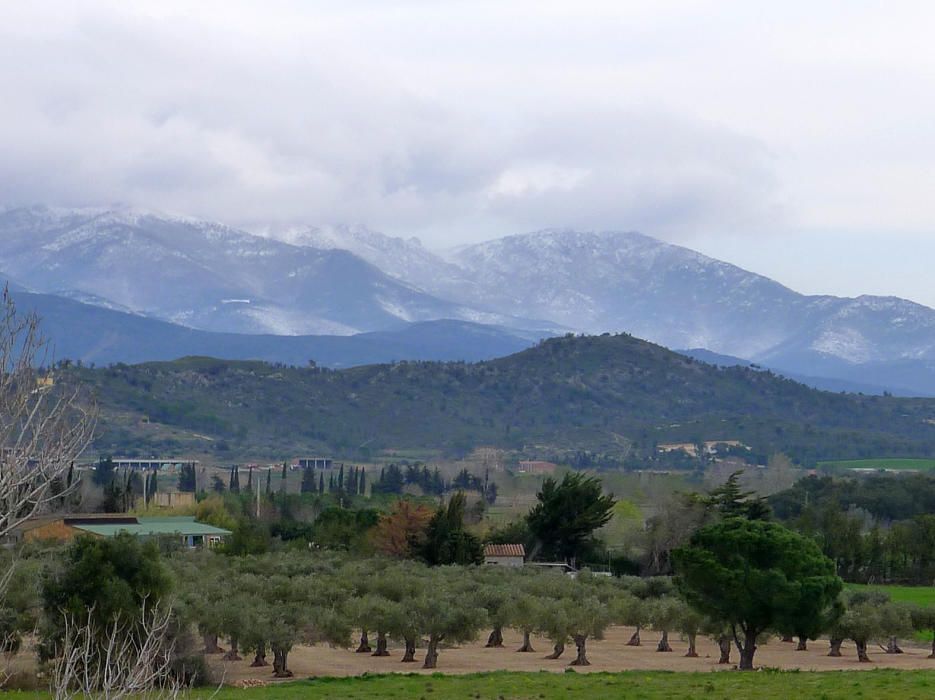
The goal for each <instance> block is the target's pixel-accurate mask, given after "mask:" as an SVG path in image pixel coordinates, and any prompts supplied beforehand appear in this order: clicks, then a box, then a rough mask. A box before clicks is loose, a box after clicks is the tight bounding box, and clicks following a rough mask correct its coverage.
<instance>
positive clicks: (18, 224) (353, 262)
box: [0, 207, 515, 335]
mask: <svg viewBox="0 0 935 700" xmlns="http://www.w3.org/2000/svg"><path fill="white" fill-rule="evenodd" d="M0 269H3V270H5V271H6V272H8V273H9V274H10V275H12V276H13V277H15V278H17V279H23V280H27V284H28V286H29V288H31V289H33V290H35V291H40V292H52V291H55V290H61V289H70V290H75V291H76V292H79V293H82V294H86V295H90V296H89V297H88V298H93V297H100V298H102V299H105V300H108V304H113V305H117V306H118V308H125V309H129V310H132V311H134V312H136V313H140V314H147V315H151V316H155V317H157V318H162V319H165V320H169V321H172V322H175V323H181V324H184V325H187V326H190V327H193V328H201V329H204V330H212V331H223V332H244V333H276V334H283V335H286V334H288V335H293V334H320V333H354V332H361V331H371V330H379V329H384V328H391V327H394V326H395V325H398V324H400V323H403V322H411V321H424V320H433V319H438V318H452V319H462V320H481V321H483V322H486V323H494V324H501V325H503V324H505V323H509V322H511V321H514V320H515V319H510V318H507V317H504V316H502V315H499V314H494V313H486V312H484V311H483V310H477V309H472V308H465V307H464V306H462V305H459V304H455V303H451V302H448V301H445V300H442V299H439V298H437V297H434V296H432V295H431V294H427V293H425V292H423V291H421V290H419V289H417V288H415V287H413V286H411V285H409V284H406V283H404V282H401V281H399V280H396V279H393V278H391V277H389V276H388V275H386V274H384V273H383V272H381V271H380V270H378V269H377V268H375V267H374V266H372V265H370V264H369V263H367V262H366V261H364V260H362V259H361V258H359V257H357V256H355V255H353V254H351V253H349V252H347V251H344V250H336V249H332V250H319V249H316V248H310V247H306V246H294V245H289V244H286V243H283V242H281V241H276V240H271V239H268V238H262V237H259V236H255V235H251V234H248V233H245V232H243V231H238V230H236V229H232V228H230V227H227V226H224V225H221V224H216V223H211V222H203V221H197V220H193V219H187V218H178V217H167V216H162V215H156V214H151V213H146V212H140V211H134V210H117V211H101V210H57V209H49V208H46V207H31V208H21V209H12V210H7V211H4V212H2V213H0ZM232 300H235V301H232Z"/></svg>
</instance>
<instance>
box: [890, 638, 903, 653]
mask: <svg viewBox="0 0 935 700" xmlns="http://www.w3.org/2000/svg"><path fill="white" fill-rule="evenodd" d="M886 653H887V654H902V653H903V650H902V649H900V648H899V643H898V642H897V641H896V637H890V641H889V644H887V645H886Z"/></svg>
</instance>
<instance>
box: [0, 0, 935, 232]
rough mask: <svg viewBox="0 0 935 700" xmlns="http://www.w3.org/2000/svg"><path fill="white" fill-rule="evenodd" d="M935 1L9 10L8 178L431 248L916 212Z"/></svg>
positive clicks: (2, 155)
mask: <svg viewBox="0 0 935 700" xmlns="http://www.w3.org/2000/svg"><path fill="white" fill-rule="evenodd" d="M933 8H935V6H931V5H929V4H918V3H908V2H907V3H899V2H893V3H886V4H885V5H880V4H878V3H869V2H867V3H864V2H840V3H839V2H832V3H822V4H820V6H816V5H815V4H814V3H805V2H792V3H785V4H782V5H781V6H777V5H776V4H775V3H770V4H766V3H749V2H727V3H725V2H713V1H701V0H699V1H695V2H652V3H650V2H620V1H617V2H589V1H588V0H579V1H576V2H541V1H540V2H525V1H524V2H511V3H497V2H487V1H483V2H482V1H477V2H446V3H429V2H420V1H415V0H413V1H410V2H402V3H384V2H348V3H328V2H299V1H295V2H271V3H254V2H234V1H231V2H200V3H189V2H177V1H173V2H168V1H160V2H136V3H125V2H116V1H112V2H97V3H66V2H46V3H7V4H5V5H3V6H2V8H0V94H2V95H3V96H4V102H3V104H4V108H3V109H2V110H0V193H2V194H0V199H2V200H3V203H6V204H17V203H26V202H30V203H31V202H37V201H43V202H48V203H52V204H64V205H77V204H82V205H99V204H107V203H111V202H117V201H120V202H126V203H129V204H134V205H140V206H146V207H150V208H157V209H165V210H169V211H176V212H185V213H189V214H192V215H196V216H205V217H212V218H217V219H220V220H223V221H225V222H228V223H232V224H237V225H245V226H252V227H261V226H265V225H268V224H270V225H275V224H286V223H290V222H300V221H305V222H321V221H361V222H365V223H368V224H370V225H372V226H375V227H378V228H382V229H387V230H390V231H393V232H398V233H404V232H413V233H418V234H420V235H422V236H423V237H424V238H426V239H427V240H429V241H430V242H433V243H436V244H443V243H454V242H456V241H455V240H453V239H455V238H460V239H465V238H472V239H478V238H486V237H490V236H492V235H497V234H500V233H506V232H511V231H516V230H520V229H528V228H535V227H540V226H561V225H572V226H585V227H595V228H605V227H606V228H624V229H642V230H645V231H646V232H648V233H653V234H655V235H661V236H664V237H669V238H679V239H686V238H690V237H692V236H705V235H712V233H721V232H726V233H730V234H740V233H744V232H751V231H755V232H764V231H777V230H783V229H785V228H794V229H804V228H812V229H813V228H816V227H828V228H834V229H836V230H841V229H847V228H848V227H860V228H861V229H863V230H866V229H868V228H872V227H879V228H881V229H883V228H886V229H887V230H892V229H896V230H900V231H903V232H923V231H927V230H930V224H931V221H932V217H933V215H935V204H932V202H931V198H930V194H929V192H928V190H929V186H928V183H929V182H930V180H931V165H930V163H931V162H932V160H933V156H935V153H933V150H935V136H933V132H932V130H931V128H930V124H931V123H932V119H933V117H935V90H932V89H931V88H932V84H931V82H932V75H933V71H935V47H933V45H932V44H931V42H930V41H929V39H928V36H927V28H928V27H931V26H932V20H933V19H935V16H933V14H935V9H933Z"/></svg>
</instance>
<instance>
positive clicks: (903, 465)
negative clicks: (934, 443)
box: [818, 457, 935, 471]
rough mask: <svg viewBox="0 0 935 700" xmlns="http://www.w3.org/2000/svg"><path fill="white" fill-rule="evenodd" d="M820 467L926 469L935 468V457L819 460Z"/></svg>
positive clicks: (837, 468) (836, 468)
mask: <svg viewBox="0 0 935 700" xmlns="http://www.w3.org/2000/svg"><path fill="white" fill-rule="evenodd" d="M818 468H819V469H832V470H835V471H839V470H842V469H896V470H904V469H907V470H911V469H915V470H918V471H926V470H930V469H935V459H888V458H885V457H883V458H877V459H846V460H840V461H831V462H819V463H818Z"/></svg>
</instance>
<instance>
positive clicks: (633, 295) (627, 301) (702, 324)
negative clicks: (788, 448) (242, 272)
mask: <svg viewBox="0 0 935 700" xmlns="http://www.w3.org/2000/svg"><path fill="white" fill-rule="evenodd" d="M303 240H308V241H310V242H314V243H315V244H317V245H321V244H322V242H323V238H322V237H321V236H320V235H319V236H318V237H315V236H309V237H308V238H307V239H302V238H297V239H296V242H298V243H300V244H301V243H302V242H303ZM327 242H328V245H329V247H340V246H342V245H344V246H345V247H346V248H348V249H351V250H354V251H355V252H356V253H357V254H359V255H361V256H362V257H364V258H365V259H367V260H368V261H369V262H371V263H372V264H374V265H375V266H377V267H380V268H381V269H390V268H391V269H393V270H394V273H395V274H396V275H397V276H398V277H399V278H400V279H402V280H405V281H408V282H410V283H412V284H414V285H417V286H420V287H421V288H423V289H425V290H426V291H427V292H430V293H433V294H435V295H437V296H442V297H444V298H448V299H452V300H453V301H456V302H460V303H462V304H466V303H470V304H471V305H473V306H480V307H483V308H486V309H490V310H492V311H497V312H499V313H501V314H506V315H519V314H522V315H525V316H532V317H535V318H547V319H550V320H552V321H554V322H556V323H558V324H561V325H564V326H567V327H569V328H573V329H575V330H580V331H585V332H590V333H601V332H606V331H626V332H629V333H632V334H633V335H635V336H637V337H640V338H646V339H648V340H652V341H654V342H657V343H660V344H662V345H666V346H668V347H674V348H680V347H689V348H706V349H708V350H711V351H713V352H717V353H723V354H728V355H733V356H738V357H742V358H745V359H747V360H751V361H756V362H762V363H764V364H768V365H769V366H772V367H781V368H783V369H786V370H788V371H790V372H795V373H799V374H806V375H822V376H832V377H842V378H846V379H848V380H850V381H855V382H868V383H880V384H883V385H887V384H890V385H893V384H894V382H898V384H897V386H899V387H900V388H901V389H909V390H911V386H912V376H913V373H914V372H918V373H919V375H920V376H921V375H922V374H927V373H928V372H930V371H932V372H935V369H933V368H935V310H932V309H930V308H928V307H925V306H922V305H920V304H915V303H913V302H911V301H907V300H905V299H898V298H891V297H872V296H862V297H858V298H856V299H847V298H839V297H832V296H806V295H803V294H799V293H797V292H795V291H793V290H791V289H789V288H787V287H784V286H783V285H781V284H779V283H777V282H775V281H773V280H771V279H769V278H767V277H763V276H762V275H757V274H754V273H752V272H749V271H747V270H743V269H741V268H739V267H737V266H735V265H731V264H729V263H725V262H722V261H720V260H715V259H713V258H709V257H707V256H705V255H702V254H700V253H697V252H695V251H693V250H690V249H688V248H684V247H681V246H676V245H671V244H668V243H664V242H662V241H659V240H656V239H654V238H651V237H649V236H645V235H641V234H639V233H631V232H614V231H610V232H596V231H589V232H582V231H571V230H557V229H555V230H545V231H539V232H535V233H529V234H522V235H515V236H508V237H506V238H501V239H498V240H494V241H489V242H486V243H480V244H476V245H469V246H463V247H461V248H458V249H455V250H452V251H448V252H446V253H445V254H444V255H443V256H442V255H433V254H432V253H431V252H429V251H427V250H426V249H425V248H423V247H422V246H421V245H420V244H419V243H418V242H417V241H414V240H404V239H393V238H389V237H385V236H383V237H381V236H380V234H377V233H374V232H373V231H365V234H362V232H361V231H360V230H354V229H343V228H340V227H337V228H332V229H330V230H329V231H328V235H327ZM400 251H405V254H404V255H403V254H401V252H400ZM401 260H405V261H407V262H406V263H405V264H401V263H400V261H401ZM446 263H447V265H446ZM432 270H444V274H442V275H433V274H430V272H427V271H432ZM893 363H897V364H898V366H899V367H900V370H899V371H898V372H896V373H893V371H892V370H893V368H894V365H893ZM912 368H914V369H912ZM933 376H935V375H933ZM907 382H908V384H907ZM926 382H927V384H926V386H929V387H931V386H935V384H931V383H930V382H929V380H928V379H927V380H926ZM929 390H931V389H929Z"/></svg>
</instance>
